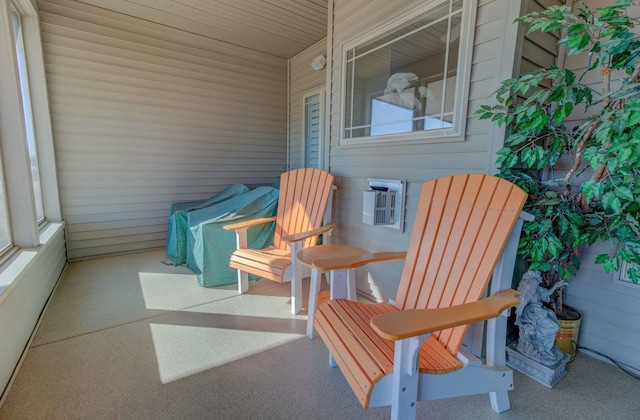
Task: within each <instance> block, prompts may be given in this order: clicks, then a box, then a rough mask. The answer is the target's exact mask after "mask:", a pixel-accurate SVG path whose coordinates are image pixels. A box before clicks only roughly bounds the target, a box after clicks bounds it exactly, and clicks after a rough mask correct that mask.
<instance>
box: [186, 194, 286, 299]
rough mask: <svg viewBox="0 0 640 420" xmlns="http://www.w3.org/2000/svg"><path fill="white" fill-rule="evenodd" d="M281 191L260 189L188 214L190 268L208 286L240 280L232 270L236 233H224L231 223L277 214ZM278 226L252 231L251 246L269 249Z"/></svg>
mask: <svg viewBox="0 0 640 420" xmlns="http://www.w3.org/2000/svg"><path fill="white" fill-rule="evenodd" d="M278 192H279V191H278V190H277V189H276V188H273V187H257V188H256V189H254V190H251V191H249V192H247V193H244V194H240V195H238V196H236V197H233V198H230V199H229V200H226V201H223V202H221V203H218V204H216V205H214V206H212V207H208V208H204V209H200V210H192V211H189V212H188V213H187V226H188V233H187V236H188V237H187V267H189V268H190V269H191V270H192V271H193V272H194V273H195V274H196V276H197V278H198V284H200V286H204V287H212V286H222V285H225V284H233V283H236V282H237V281H238V276H237V271H236V270H235V269H232V268H230V267H229V259H230V258H231V254H232V253H233V251H235V249H236V234H235V232H233V231H228V230H224V229H223V226H224V225H225V224H229V223H236V222H241V221H243V220H249V219H255V218H259V217H271V216H275V215H276V211H277V209H278ZM274 232H275V224H274V223H264V224H261V225H258V226H253V227H251V228H249V230H248V232H247V244H248V246H249V247H250V248H258V249H260V248H266V247H267V246H269V245H271V243H272V242H273V234H274Z"/></svg>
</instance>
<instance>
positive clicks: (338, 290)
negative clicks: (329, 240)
mask: <svg viewBox="0 0 640 420" xmlns="http://www.w3.org/2000/svg"><path fill="white" fill-rule="evenodd" d="M368 253H369V252H368V251H366V250H364V249H362V248H358V247H355V246H350V245H338V244H326V245H316V246H311V247H308V248H304V249H302V250H300V252H298V255H297V259H298V262H299V263H300V264H302V265H304V266H306V267H309V268H311V285H310V286H309V304H308V319H307V337H309V338H313V317H314V316H315V314H316V308H317V305H318V293H319V292H320V275H321V274H322V273H323V272H325V271H329V299H349V300H355V299H356V276H355V269H354V268H343V269H338V270H332V269H330V268H329V269H324V270H321V269H318V268H317V267H315V266H314V265H313V263H314V261H319V260H324V259H329V258H340V257H353V256H359V255H365V254H368Z"/></svg>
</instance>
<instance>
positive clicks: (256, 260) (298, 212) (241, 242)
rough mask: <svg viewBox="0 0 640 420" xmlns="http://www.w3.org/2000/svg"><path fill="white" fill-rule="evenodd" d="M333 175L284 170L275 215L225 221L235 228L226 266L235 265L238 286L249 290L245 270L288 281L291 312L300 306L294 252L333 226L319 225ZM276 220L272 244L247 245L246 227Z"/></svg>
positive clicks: (312, 171) (227, 227)
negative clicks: (229, 257)
mask: <svg viewBox="0 0 640 420" xmlns="http://www.w3.org/2000/svg"><path fill="white" fill-rule="evenodd" d="M332 187H333V175H331V174H330V173H328V172H325V171H323V170H320V169H313V168H303V169H295V170H292V171H289V172H285V173H284V174H282V176H281V177H280V195H279V198H278V211H277V213H276V216H275V217H268V218H260V219H254V220H250V221H246V222H239V223H232V224H229V225H226V226H225V227H224V228H225V229H227V230H235V231H236V241H237V249H236V251H234V252H233V254H232V255H231V260H230V263H229V266H230V267H231V268H236V269H238V290H239V292H240V293H245V292H246V291H247V290H249V276H248V274H249V273H251V274H255V275H257V276H259V277H263V278H266V279H269V280H273V281H277V282H281V283H282V282H285V281H291V312H292V313H294V314H295V313H298V312H300V310H301V309H302V307H301V305H302V271H301V267H300V266H299V264H297V261H296V258H295V255H296V254H297V252H298V251H299V250H301V249H302V248H306V247H308V246H312V245H315V244H316V243H317V242H318V237H319V235H321V234H327V233H328V232H330V231H331V229H332V228H333V227H334V225H333V224H332V223H329V224H326V225H324V226H323V225H322V222H323V218H324V214H325V211H326V208H327V203H328V201H329V197H330V194H331V192H332ZM270 222H275V223H276V229H275V235H274V242H273V245H272V246H270V247H268V248H265V249H250V248H247V229H249V228H250V227H251V226H255V225H258V224H260V223H270Z"/></svg>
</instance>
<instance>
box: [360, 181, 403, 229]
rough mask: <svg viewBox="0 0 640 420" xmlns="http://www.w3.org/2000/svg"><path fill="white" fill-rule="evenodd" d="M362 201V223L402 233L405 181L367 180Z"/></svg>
mask: <svg viewBox="0 0 640 420" xmlns="http://www.w3.org/2000/svg"><path fill="white" fill-rule="evenodd" d="M367 181H368V183H369V189H368V190H367V191H364V194H363V199H362V222H363V223H365V224H367V225H371V226H385V227H389V228H392V229H398V230H400V231H401V232H402V231H404V191H405V181H398V180H389V179H374V178H369V179H368V180H367Z"/></svg>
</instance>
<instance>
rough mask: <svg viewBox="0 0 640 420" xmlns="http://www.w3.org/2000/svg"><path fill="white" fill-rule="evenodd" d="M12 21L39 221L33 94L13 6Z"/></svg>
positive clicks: (41, 219) (40, 219) (39, 207)
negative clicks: (32, 106) (30, 88)
mask: <svg viewBox="0 0 640 420" xmlns="http://www.w3.org/2000/svg"><path fill="white" fill-rule="evenodd" d="M11 22H12V24H13V38H14V41H15V53H16V60H17V63H18V77H19V79H20V95H21V96H22V112H23V117H24V125H25V131H26V137H27V147H28V150H29V166H30V167H31V180H32V184H33V185H32V188H33V194H34V199H35V207H36V220H37V221H38V223H40V222H42V221H43V220H44V211H43V205H42V188H41V184H40V169H39V166H38V153H37V150H36V137H35V130H34V125H33V113H32V110H31V94H30V92H29V77H28V73H27V61H26V56H25V50H24V37H23V34H22V24H21V20H20V15H19V14H18V12H17V11H16V10H15V9H14V8H13V7H12V8H11Z"/></svg>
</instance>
